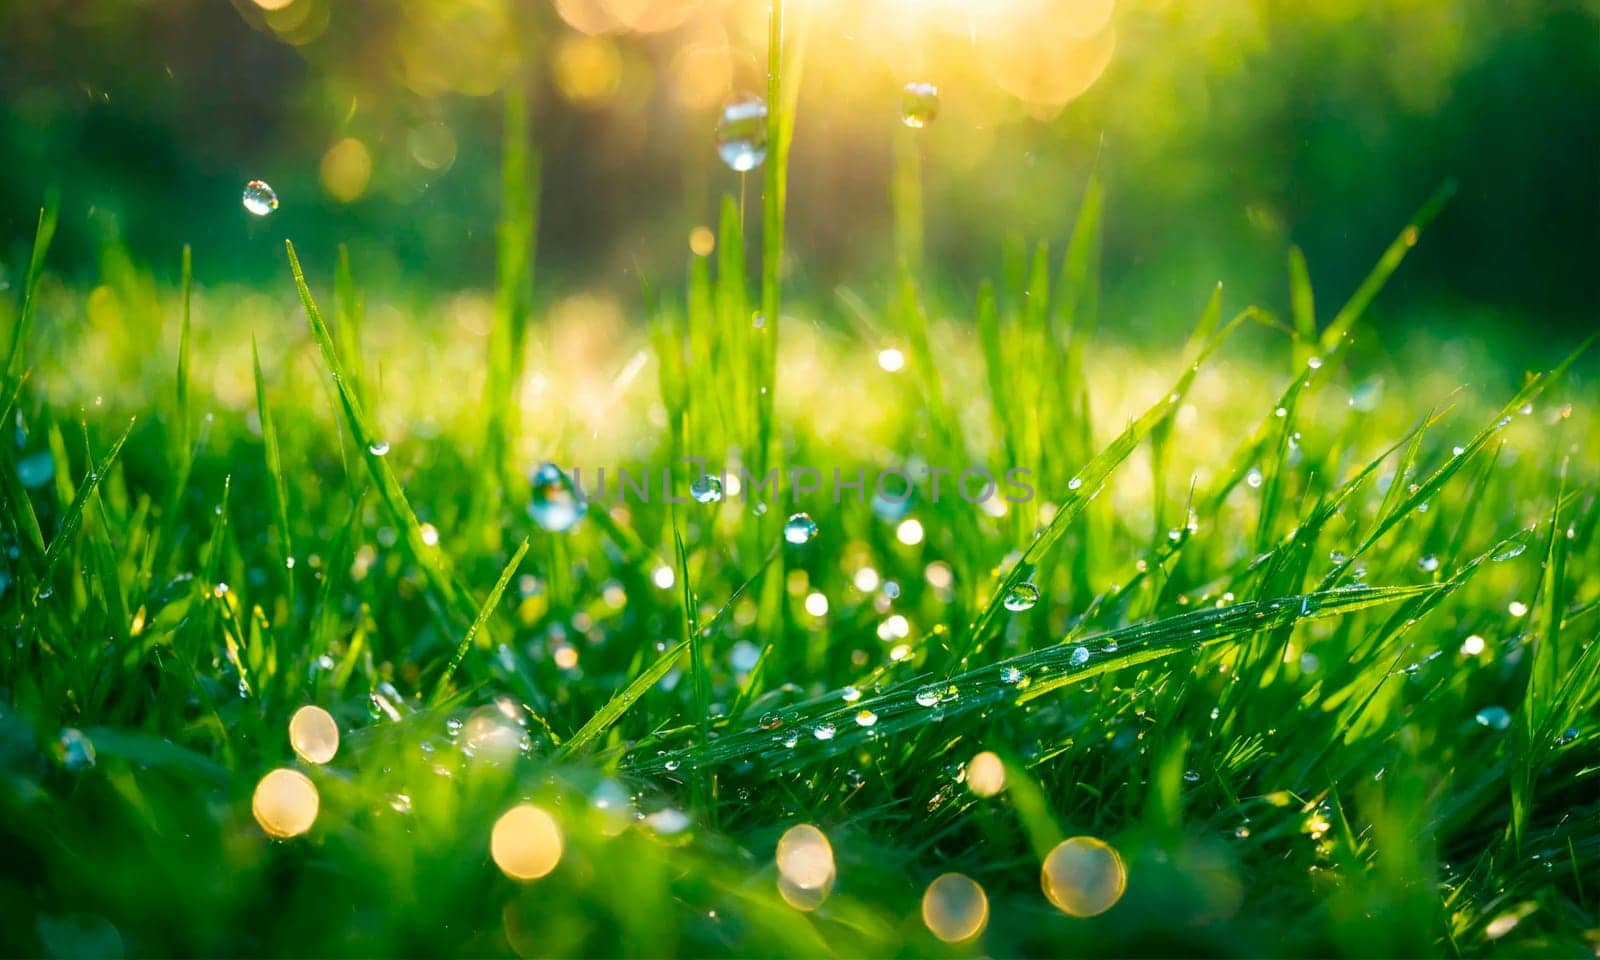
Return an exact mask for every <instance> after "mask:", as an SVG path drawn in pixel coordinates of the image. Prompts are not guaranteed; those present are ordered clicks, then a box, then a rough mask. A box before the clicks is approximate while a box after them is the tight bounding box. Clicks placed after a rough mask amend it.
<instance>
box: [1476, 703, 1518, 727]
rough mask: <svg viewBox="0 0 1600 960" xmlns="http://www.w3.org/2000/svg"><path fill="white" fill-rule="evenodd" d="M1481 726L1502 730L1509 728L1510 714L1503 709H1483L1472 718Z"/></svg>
mask: <svg viewBox="0 0 1600 960" xmlns="http://www.w3.org/2000/svg"><path fill="white" fill-rule="evenodd" d="M1473 719H1474V720H1476V721H1478V723H1479V724H1480V725H1481V726H1485V727H1489V728H1491V729H1494V730H1504V729H1505V728H1507V727H1509V726H1511V713H1510V711H1508V710H1507V709H1506V708H1505V707H1484V708H1483V709H1482V710H1479V711H1478V713H1477V715H1476V716H1474V717H1473Z"/></svg>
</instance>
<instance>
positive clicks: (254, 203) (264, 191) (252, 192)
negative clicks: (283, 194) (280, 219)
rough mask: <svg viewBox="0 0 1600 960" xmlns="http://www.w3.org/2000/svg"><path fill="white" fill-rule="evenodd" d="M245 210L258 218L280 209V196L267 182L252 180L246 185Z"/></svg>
mask: <svg viewBox="0 0 1600 960" xmlns="http://www.w3.org/2000/svg"><path fill="white" fill-rule="evenodd" d="M244 208H245V209H246V210H248V211H250V212H251V213H253V214H255V215H256V216H258V217H264V216H266V215H267V214H269V213H271V212H272V211H274V210H276V209H278V194H277V193H276V192H275V191H274V190H273V189H272V186H271V185H270V184H268V183H267V181H265V180H251V181H250V182H249V183H247V184H245V185H244Z"/></svg>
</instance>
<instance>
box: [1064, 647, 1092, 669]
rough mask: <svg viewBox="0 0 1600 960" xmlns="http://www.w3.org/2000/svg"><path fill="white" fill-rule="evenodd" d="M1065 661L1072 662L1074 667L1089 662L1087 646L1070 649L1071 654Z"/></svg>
mask: <svg viewBox="0 0 1600 960" xmlns="http://www.w3.org/2000/svg"><path fill="white" fill-rule="evenodd" d="M1067 662H1068V663H1070V664H1072V665H1073V666H1074V667H1081V666H1083V665H1084V664H1086V663H1088V662H1089V648H1088V647H1078V648H1077V649H1076V650H1073V651H1072V656H1071V657H1069V658H1068V659H1067Z"/></svg>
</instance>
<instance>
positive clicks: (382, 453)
mask: <svg viewBox="0 0 1600 960" xmlns="http://www.w3.org/2000/svg"><path fill="white" fill-rule="evenodd" d="M367 452H368V453H370V454H372V455H373V456H374V457H386V456H388V455H389V441H387V440H374V441H372V443H370V444H368V445H367Z"/></svg>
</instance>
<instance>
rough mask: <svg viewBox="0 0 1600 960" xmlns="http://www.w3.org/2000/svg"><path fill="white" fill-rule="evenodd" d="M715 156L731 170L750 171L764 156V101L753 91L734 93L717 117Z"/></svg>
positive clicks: (765, 154)
mask: <svg viewBox="0 0 1600 960" xmlns="http://www.w3.org/2000/svg"><path fill="white" fill-rule="evenodd" d="M717 156H719V157H721V158H722V162H723V163H725V164H727V165H728V167H729V168H730V169H732V170H735V171H737V172H739V173H749V172H750V171H751V170H754V169H755V168H756V167H759V166H761V164H762V161H764V160H766V159H767V104H766V101H764V100H762V99H761V98H760V97H758V96H756V95H755V94H753V93H737V94H734V96H733V98H732V99H730V100H729V101H728V102H727V104H726V105H724V106H723V108H722V117H721V119H719V120H718V121H717Z"/></svg>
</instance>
